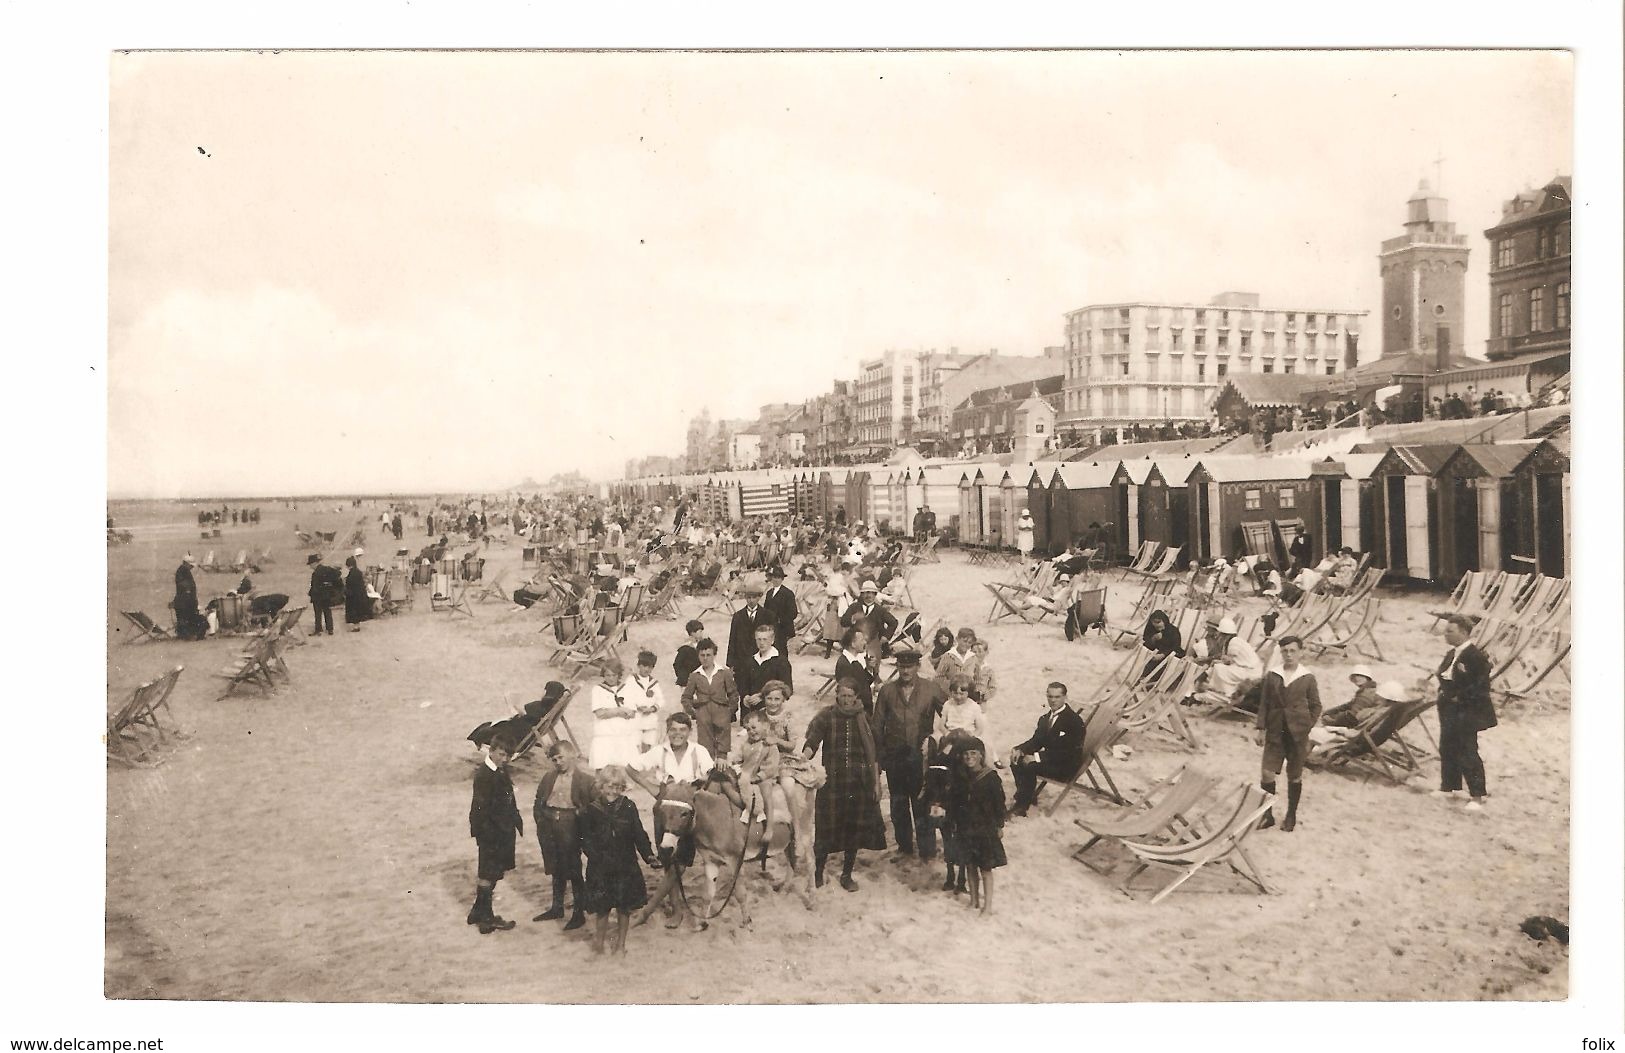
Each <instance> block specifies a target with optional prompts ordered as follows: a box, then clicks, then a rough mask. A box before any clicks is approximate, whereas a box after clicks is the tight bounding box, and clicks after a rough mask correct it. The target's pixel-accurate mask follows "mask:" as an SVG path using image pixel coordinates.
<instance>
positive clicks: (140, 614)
mask: <svg viewBox="0 0 1625 1053" xmlns="http://www.w3.org/2000/svg"><path fill="white" fill-rule="evenodd" d="M119 613H120V614H122V615H123V616H124V620H125V621H127V622H129V623H130V624H131V625H133V626H135V629H136V633H135V635H134V636H132V637H130V638H129V639H127V640H125V641H124V642H125V643H127V644H132V643H140V642H141V641H142V640H173V639H174V638H175V637H174V635H173V634H172V633H171V631H170V630H169V629H166V628H164V627H163V626H162V625H159V624H158V623H157V622H155V621H153V620H152V619H151V618H150V617H148V616H147V613H146V612H145V611H119Z"/></svg>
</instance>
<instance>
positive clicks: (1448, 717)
mask: <svg viewBox="0 0 1625 1053" xmlns="http://www.w3.org/2000/svg"><path fill="white" fill-rule="evenodd" d="M1472 635H1473V623H1472V619H1470V618H1468V617H1466V616H1465V615H1461V614H1457V615H1452V616H1451V617H1450V618H1449V619H1448V620H1447V621H1446V622H1445V626H1444V639H1445V642H1446V643H1448V644H1449V645H1450V651H1449V653H1447V654H1446V655H1445V656H1444V660H1443V661H1442V662H1440V663H1439V673H1438V675H1439V793H1440V794H1441V795H1443V796H1444V797H1445V798H1446V799H1447V800H1451V799H1454V798H1455V797H1456V795H1457V794H1458V793H1460V792H1461V784H1462V781H1463V780H1464V779H1465V780H1466V782H1467V793H1468V794H1469V795H1470V796H1471V797H1472V800H1471V801H1469V802H1467V810H1468V811H1470V812H1481V811H1483V810H1484V798H1486V797H1488V796H1489V791H1488V789H1487V788H1486V786H1485V776H1484V761H1483V758H1481V757H1480V756H1479V755H1478V733H1479V732H1480V731H1488V730H1489V729H1490V728H1493V727H1495V725H1496V723H1497V721H1496V719H1495V704H1494V703H1493V702H1492V701H1491V700H1490V661H1489V659H1488V658H1487V657H1485V655H1484V652H1483V651H1480V650H1479V649H1478V647H1477V646H1476V645H1474V644H1470V643H1468V642H1467V640H1468V638H1470V637H1471V636H1472Z"/></svg>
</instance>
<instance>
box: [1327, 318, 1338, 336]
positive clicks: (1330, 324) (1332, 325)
mask: <svg viewBox="0 0 1625 1053" xmlns="http://www.w3.org/2000/svg"><path fill="white" fill-rule="evenodd" d="M1336 328H1337V316H1336V315H1335V314H1329V315H1327V316H1326V331H1327V332H1328V333H1329V332H1331V331H1333V330H1334V329H1336Z"/></svg>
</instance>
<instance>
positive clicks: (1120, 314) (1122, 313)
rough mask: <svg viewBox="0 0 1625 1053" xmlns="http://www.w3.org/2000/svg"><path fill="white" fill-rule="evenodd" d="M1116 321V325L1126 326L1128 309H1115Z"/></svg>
mask: <svg viewBox="0 0 1625 1053" xmlns="http://www.w3.org/2000/svg"><path fill="white" fill-rule="evenodd" d="M1117 321H1118V323H1119V324H1120V325H1128V308H1127V307H1119V308H1118V309H1117Z"/></svg>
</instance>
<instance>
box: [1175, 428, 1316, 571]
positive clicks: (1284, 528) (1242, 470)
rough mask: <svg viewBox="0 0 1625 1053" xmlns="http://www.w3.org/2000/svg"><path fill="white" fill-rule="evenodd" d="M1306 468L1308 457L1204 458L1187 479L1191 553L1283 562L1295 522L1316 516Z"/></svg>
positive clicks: (1203, 556) (1204, 557) (1206, 557)
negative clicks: (1264, 557)
mask: <svg viewBox="0 0 1625 1053" xmlns="http://www.w3.org/2000/svg"><path fill="white" fill-rule="evenodd" d="M1310 468H1311V461H1310V460H1309V458H1307V457H1259V456H1232V457H1226V456H1224V455H1222V454H1220V455H1217V456H1214V457H1207V458H1203V459H1202V460H1201V461H1200V462H1198V463H1197V464H1196V465H1195V466H1194V467H1192V469H1191V472H1190V474H1189V476H1188V477H1187V479H1186V487H1187V490H1188V491H1189V495H1190V496H1189V498H1188V500H1187V507H1186V521H1187V532H1186V536H1187V538H1188V539H1189V546H1188V547H1189V549H1190V550H1191V551H1190V555H1191V557H1192V558H1193V559H1198V560H1202V561H1203V562H1208V561H1211V560H1213V559H1214V558H1216V557H1219V556H1223V557H1225V558H1226V559H1230V558H1232V557H1235V556H1239V555H1245V554H1246V553H1249V552H1253V553H1261V554H1267V555H1268V556H1269V557H1270V559H1271V560H1272V561H1273V562H1275V563H1276V564H1277V565H1278V566H1285V559H1286V546H1287V545H1288V544H1290V543H1291V540H1292V534H1293V528H1294V526H1295V525H1296V524H1298V523H1314V522H1317V521H1318V520H1319V518H1320V515H1319V507H1318V496H1317V494H1316V491H1315V487H1314V485H1313V484H1312V483H1311V482H1310V475H1311V471H1310ZM1311 533H1313V531H1311Z"/></svg>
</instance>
